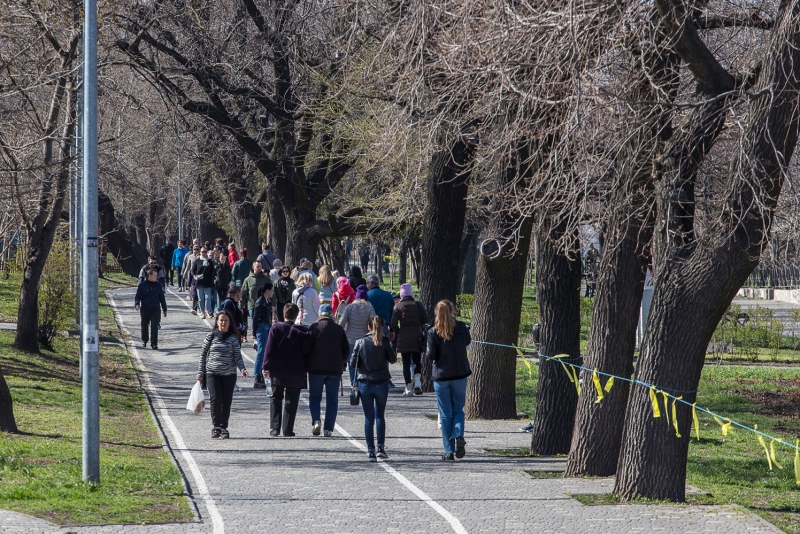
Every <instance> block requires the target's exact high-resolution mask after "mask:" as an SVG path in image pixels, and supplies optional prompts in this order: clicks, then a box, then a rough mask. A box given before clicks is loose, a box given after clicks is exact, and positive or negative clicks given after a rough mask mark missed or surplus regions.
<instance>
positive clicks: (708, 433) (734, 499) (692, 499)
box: [496, 360, 800, 534]
mask: <svg viewBox="0 0 800 534" xmlns="http://www.w3.org/2000/svg"><path fill="white" fill-rule="evenodd" d="M532 368H533V377H531V376H530V375H529V372H528V368H527V367H526V366H525V365H524V364H523V363H522V361H521V360H518V361H517V411H521V412H525V413H527V414H529V415H531V416H532V414H533V413H534V407H535V403H536V376H537V367H536V365H535V364H532ZM697 405H698V406H703V407H704V408H707V409H709V410H711V411H713V412H716V413H719V414H721V415H724V416H726V417H729V418H730V419H732V420H734V421H737V422H739V423H742V424H745V425H747V426H750V427H752V426H753V425H754V424H757V425H758V429H759V430H761V431H763V432H766V433H768V434H771V435H774V436H776V437H779V438H782V439H784V441H788V442H789V443H794V439H795V437H796V436H798V435H800V368H785V369H775V368H768V367H759V366H733V365H728V366H707V367H706V368H705V370H704V371H703V378H702V380H701V382H700V388H699V393H698V400H697ZM698 416H699V421H700V438H701V439H700V441H697V440H696V439H695V437H694V432H692V441H691V445H690V447H689V460H688V467H687V482H688V483H689V484H691V485H693V486H697V487H698V488H700V489H701V490H702V491H703V492H705V494H700V495H690V496H688V497H687V501H688V502H689V503H690V504H731V503H735V504H738V505H741V506H742V507H744V508H746V509H748V510H750V511H752V512H755V513H757V514H759V515H761V516H762V517H764V518H765V519H767V520H768V521H770V522H771V523H773V524H775V525H777V526H778V527H780V528H781V529H783V530H784V531H786V532H790V533H798V534H800V513H798V509H800V486H797V485H796V484H795V478H794V471H793V458H794V452H793V450H790V449H789V448H787V447H785V446H782V445H778V444H776V445H775V452H776V457H777V460H778V462H779V463H780V464H781V465H782V466H783V469H778V468H777V467H773V471H769V468H768V466H767V461H766V456H765V454H764V450H763V449H762V447H761V445H760V444H759V443H758V440H757V439H756V437H755V435H754V434H753V433H751V432H747V431H744V430H740V429H736V428H734V429H733V430H731V431H729V432H728V435H727V436H725V437H723V436H722V433H721V431H720V427H719V425H718V424H717V423H716V422H715V421H714V420H713V418H712V417H711V416H708V415H706V414H703V413H698ZM688 430H689V429H687V430H686V431H688ZM683 431H684V430H682V432H683ZM767 446H769V443H767ZM503 453H504V454H505V455H508V454H511V455H521V454H524V453H525V451H522V450H519V451H517V450H514V451H497V452H496V454H503ZM579 500H582V502H585V503H586V504H609V503H613V502H615V501H614V498H613V496H611V495H593V496H579Z"/></svg>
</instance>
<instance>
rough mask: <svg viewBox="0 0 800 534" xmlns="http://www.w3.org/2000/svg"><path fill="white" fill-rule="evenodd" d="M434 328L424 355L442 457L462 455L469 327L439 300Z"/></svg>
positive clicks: (447, 302) (446, 301) (450, 303)
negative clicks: (430, 367) (429, 366)
mask: <svg viewBox="0 0 800 534" xmlns="http://www.w3.org/2000/svg"><path fill="white" fill-rule="evenodd" d="M434 317H435V318H434V322H433V328H431V329H430V330H428V347H427V352H426V354H425V355H426V357H427V358H428V359H429V360H431V362H433V371H432V373H431V377H432V378H433V389H434V391H436V402H437V404H438V405H439V422H440V423H441V428H442V443H443V444H444V455H443V456H442V460H445V461H450V460H454V458H453V455H454V454H455V457H456V458H463V457H464V455H465V454H466V449H465V447H466V443H467V442H466V441H464V403H465V402H466V397H467V377H468V376H469V375H471V374H472V370H471V369H470V367H469V360H468V359H467V345H469V344H470V342H471V341H472V338H471V337H470V333H469V328H467V325H466V324H464V323H462V322H461V321H456V318H455V310H454V308H453V303H452V302H450V301H449V300H440V301H439V302H438V304H436V309H435V310H434Z"/></svg>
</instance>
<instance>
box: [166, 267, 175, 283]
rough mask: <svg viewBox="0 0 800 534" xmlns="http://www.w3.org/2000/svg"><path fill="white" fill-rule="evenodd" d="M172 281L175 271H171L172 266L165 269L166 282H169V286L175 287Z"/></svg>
mask: <svg viewBox="0 0 800 534" xmlns="http://www.w3.org/2000/svg"><path fill="white" fill-rule="evenodd" d="M174 280H175V269H173V268H172V266H171V265H170V266H169V267H167V281H168V282H169V285H171V286H174V285H175V283H174Z"/></svg>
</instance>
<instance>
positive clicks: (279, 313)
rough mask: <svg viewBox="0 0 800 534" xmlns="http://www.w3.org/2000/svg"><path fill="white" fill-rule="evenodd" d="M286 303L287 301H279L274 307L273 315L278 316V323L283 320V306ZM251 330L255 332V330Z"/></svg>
mask: <svg viewBox="0 0 800 534" xmlns="http://www.w3.org/2000/svg"><path fill="white" fill-rule="evenodd" d="M286 304H288V303H287V302H279V303H278V307H277V308H276V309H275V315H277V316H278V322H279V323H282V322H283V307H284V306H286ZM253 332H255V330H254V331H253Z"/></svg>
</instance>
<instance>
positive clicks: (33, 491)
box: [0, 276, 192, 524]
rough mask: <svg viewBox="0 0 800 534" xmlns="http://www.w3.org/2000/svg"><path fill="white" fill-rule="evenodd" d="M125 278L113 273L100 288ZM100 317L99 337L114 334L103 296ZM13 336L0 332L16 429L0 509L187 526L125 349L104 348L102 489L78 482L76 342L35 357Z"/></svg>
mask: <svg viewBox="0 0 800 534" xmlns="http://www.w3.org/2000/svg"><path fill="white" fill-rule="evenodd" d="M129 280H130V279H129V278H127V280H126V278H125V277H121V276H115V277H112V279H110V280H107V281H103V282H101V287H106V288H110V287H118V286H121V285H128V283H129V282H128V281H129ZM5 282H7V281H5ZM4 293H5V288H2V289H0V294H4ZM0 305H2V304H0ZM100 318H101V331H102V332H103V333H104V334H105V333H106V332H108V333H113V334H114V335H117V336H118V335H119V334H118V331H117V330H116V328H115V327H114V326H113V324H112V323H111V322H110V321H112V320H113V315H112V312H111V309H110V307H109V306H108V304H107V303H106V302H105V299H101V300H100ZM13 337H14V333H13V332H12V331H6V332H4V331H0V365H1V366H2V369H3V373H4V375H5V378H6V380H7V382H8V385H9V388H10V390H11V395H12V398H13V400H14V413H15V415H16V420H17V425H18V427H19V430H20V433H19V434H9V433H0V508H2V509H7V510H15V511H18V512H23V513H26V514H31V515H34V516H37V517H42V518H45V519H47V520H50V521H52V522H54V523H58V524H97V523H157V522H172V521H190V520H192V512H191V509H190V506H189V502H188V500H187V498H186V497H185V496H184V494H183V484H182V479H181V474H180V472H179V471H178V469H177V468H176V467H175V466H174V464H173V463H172V461H171V459H170V457H169V455H168V453H167V452H166V451H164V450H163V449H162V445H161V439H160V437H159V435H158V433H157V431H156V428H155V425H154V422H153V420H152V418H151V416H150V414H149V412H148V409H147V404H146V399H145V397H144V394H143V392H142V391H141V389H140V388H139V385H138V382H137V381H136V377H135V376H134V374H133V370H132V368H131V366H130V363H129V360H128V355H127V353H126V351H125V350H124V349H123V348H121V347H118V346H115V345H101V362H100V365H101V369H100V377H101V380H100V385H101V392H100V418H101V419H100V440H101V449H100V484H98V485H91V484H87V483H84V482H82V481H81V383H80V380H79V378H78V367H77V364H78V356H77V354H78V342H77V339H76V338H74V337H71V338H65V337H58V338H56V340H55V342H54V350H53V352H48V351H43V352H42V354H40V355H33V354H29V353H25V352H22V351H18V350H16V349H14V348H13V347H12V346H11V344H12V342H13Z"/></svg>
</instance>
